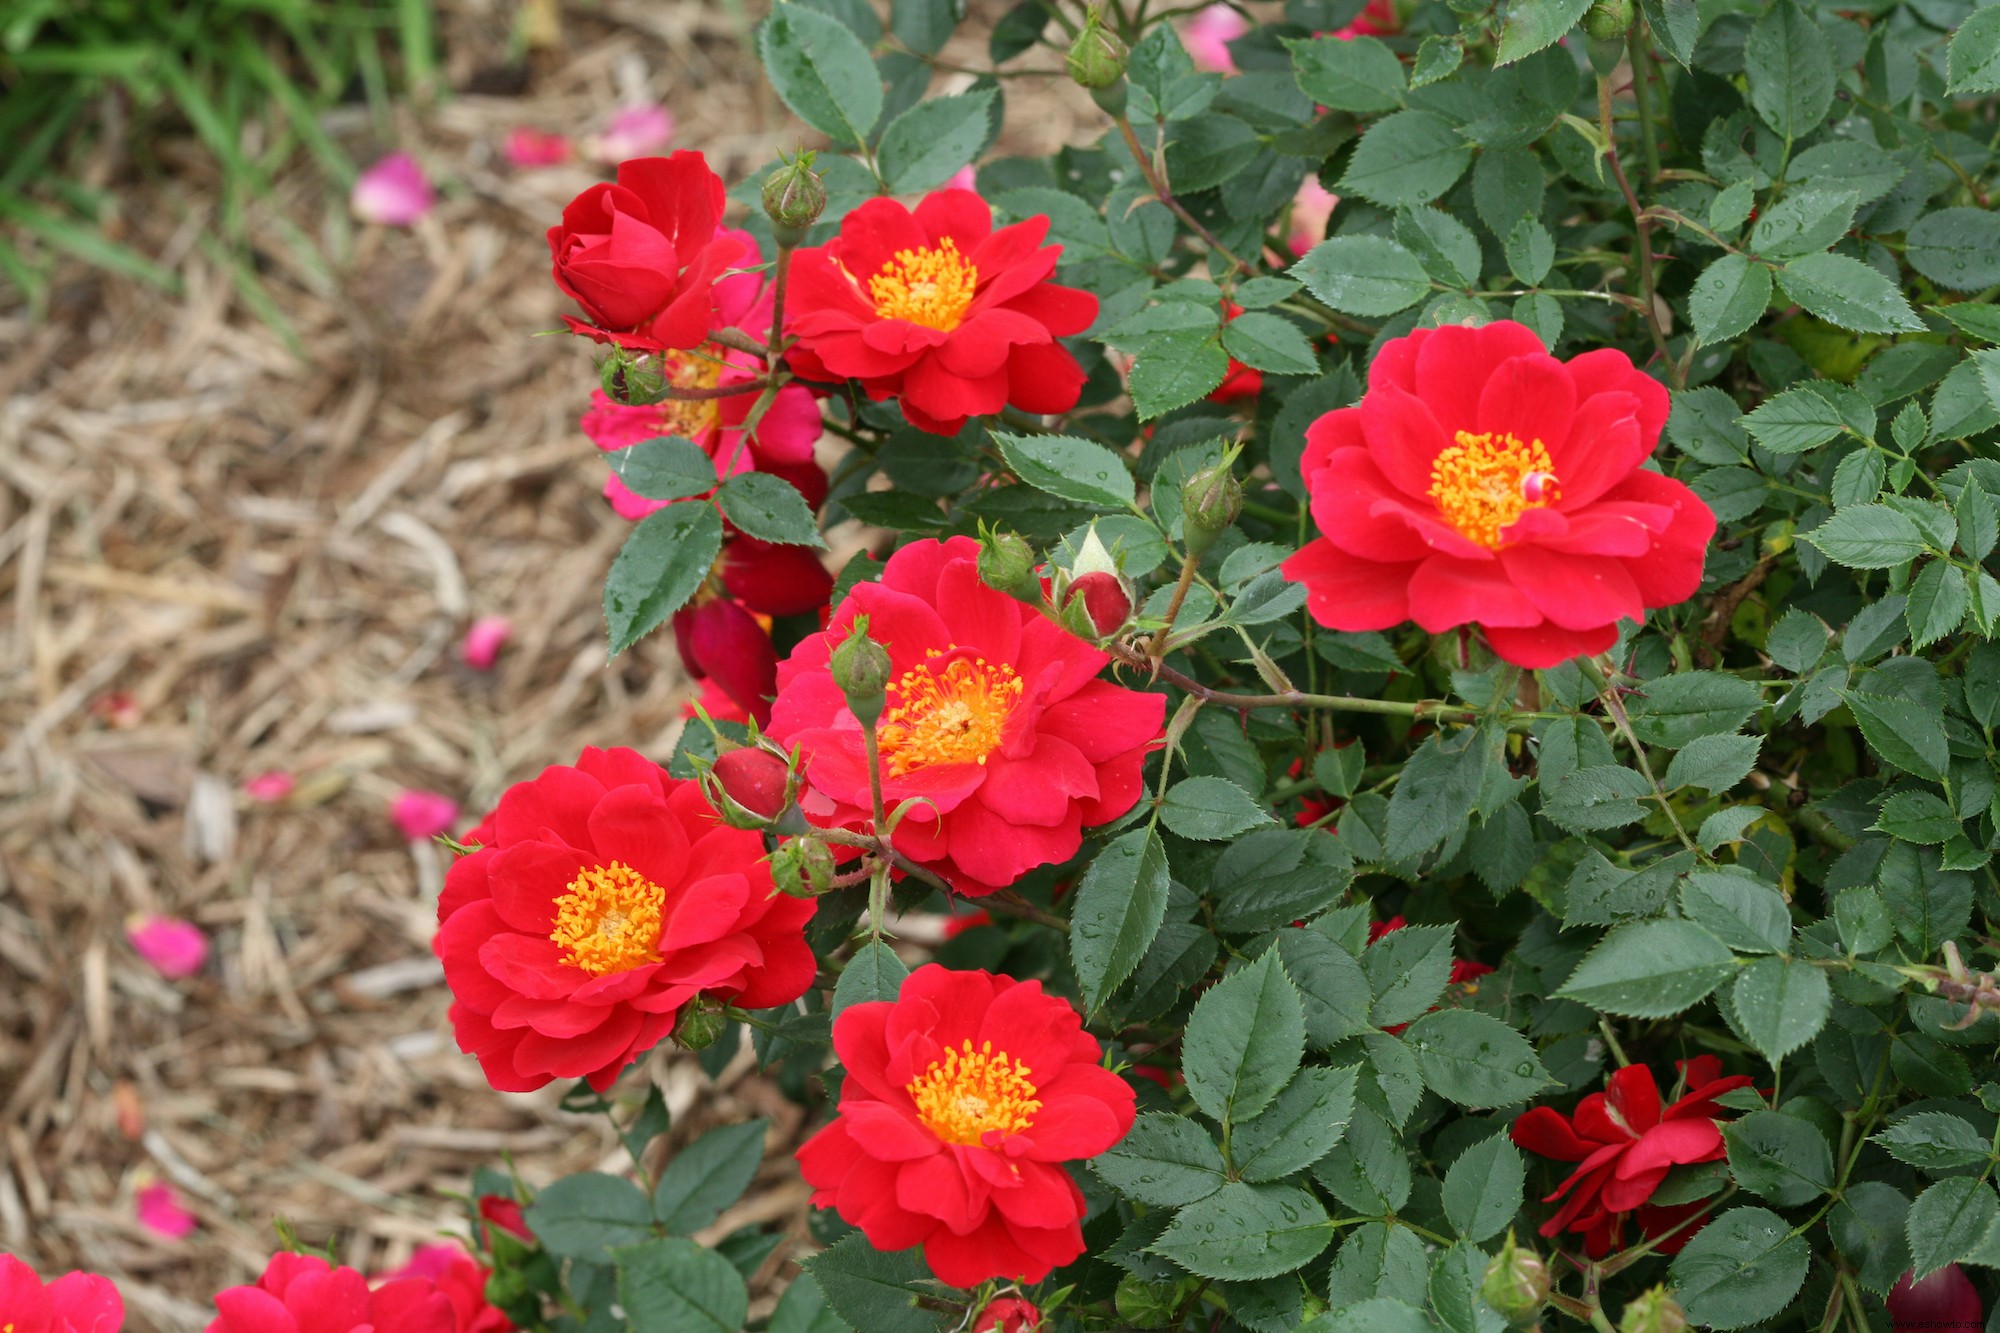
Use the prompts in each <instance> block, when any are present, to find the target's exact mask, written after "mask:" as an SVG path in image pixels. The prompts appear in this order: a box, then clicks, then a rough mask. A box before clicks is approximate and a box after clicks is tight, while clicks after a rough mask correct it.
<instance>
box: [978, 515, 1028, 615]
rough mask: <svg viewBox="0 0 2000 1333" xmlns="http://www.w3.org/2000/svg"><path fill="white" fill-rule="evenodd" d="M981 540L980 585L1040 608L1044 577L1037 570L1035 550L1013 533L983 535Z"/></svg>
mask: <svg viewBox="0 0 2000 1333" xmlns="http://www.w3.org/2000/svg"><path fill="white" fill-rule="evenodd" d="M979 540H980V547H979V579H980V582H982V583H984V584H985V585H986V586H987V587H989V588H991V589H993V590H994V591H995V592H1004V593H1006V594H1007V595H1008V596H1009V597H1012V598H1013V599H1015V600H1016V601H1020V602H1026V603H1028V605H1030V606H1040V605H1041V604H1042V576H1041V575H1040V574H1039V573H1037V572H1036V570H1035V548H1034V547H1032V546H1030V545H1028V543H1027V541H1026V539H1025V538H1023V537H1021V536H1020V535H1019V534H1018V533H1013V532H999V531H992V532H982V533H981V534H980V538H979Z"/></svg>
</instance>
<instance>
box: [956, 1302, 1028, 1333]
mask: <svg viewBox="0 0 2000 1333" xmlns="http://www.w3.org/2000/svg"><path fill="white" fill-rule="evenodd" d="M1041 1327H1042V1312H1041V1311H1040V1310H1037V1309H1036V1308H1035V1306H1034V1302H1032V1301H1024V1300H1022V1299H1021V1298H1020V1297H1019V1296H1000V1297H996V1298H995V1299H993V1300H990V1301H988V1302H987V1303H986V1308H985V1309H984V1310H981V1311H980V1312H979V1322H978V1323H976V1324H974V1325H973V1326H972V1333H1040V1329H1041Z"/></svg>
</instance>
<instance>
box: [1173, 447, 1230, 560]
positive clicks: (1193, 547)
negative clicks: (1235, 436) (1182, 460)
mask: <svg viewBox="0 0 2000 1333" xmlns="http://www.w3.org/2000/svg"><path fill="white" fill-rule="evenodd" d="M1235 461H1236V460H1235V457H1234V455H1233V454H1231V455H1228V456H1225V457H1224V458H1223V459H1222V461H1221V462H1219V463H1216V464H1214V465H1213V466H1210V467H1205V468H1203V469H1202V470H1201V471H1199V472H1197V473H1195V474H1194V475H1193V476H1192V477H1189V478H1188V479H1187V481H1185V482H1184V483H1182V485H1181V534H1182V540H1184V541H1185V542H1186V543H1187V548H1188V554H1189V555H1191V556H1194V557H1195V558H1196V559H1200V558H1201V555H1202V553H1203V552H1205V551H1206V550H1208V548H1209V547H1210V546H1212V545H1214V544H1215V539H1216V538H1217V537H1220V536H1221V535H1222V534H1223V533H1224V532H1226V531H1228V530H1229V527H1230V525H1231V524H1233V523H1235V522H1236V517H1237V515H1239V514H1241V513H1242V512H1243V486H1242V484H1241V483H1239V482H1238V481H1237V480H1236V474H1235V472H1234V471H1232V470H1231V465H1232V464H1233V463H1234V462H1235Z"/></svg>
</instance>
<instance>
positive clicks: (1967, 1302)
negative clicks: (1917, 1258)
mask: <svg viewBox="0 0 2000 1333" xmlns="http://www.w3.org/2000/svg"><path fill="white" fill-rule="evenodd" d="M1914 1276H1915V1272H1914V1270H1913V1271H1912V1272H1909V1273H1905V1274H1903V1276H1902V1277H1901V1278H1899V1279H1897V1282H1896V1285H1895V1287H1894V1288H1893V1289H1892V1290H1891V1291H1890V1292H1889V1322H1890V1325H1891V1327H1892V1328H1894V1330H1895V1333H1918V1330H1920V1329H1921V1330H1924V1331H1925V1333H1980V1330H1981V1329H1983V1328H1985V1327H1986V1309H1985V1306H1984V1305H1982V1304H1981V1303H1980V1300H1979V1292H1978V1291H1977V1290H1975V1289H1974V1288H1973V1285H1972V1280H1971V1279H1970V1278H1968V1277H1966V1275H1965V1273H1964V1271H1963V1270H1962V1269H1960V1268H1959V1266H1958V1265H1957V1264H1946V1265H1945V1266H1944V1267H1943V1268H1940V1269H1938V1271H1937V1272H1935V1273H1932V1274H1931V1275H1930V1276H1929V1277H1926V1278H1925V1279H1924V1280H1923V1281H1921V1282H1912V1281H1910V1279H1911V1278H1912V1277H1914Z"/></svg>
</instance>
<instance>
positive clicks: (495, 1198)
mask: <svg viewBox="0 0 2000 1333" xmlns="http://www.w3.org/2000/svg"><path fill="white" fill-rule="evenodd" d="M479 1220H480V1222H481V1223H482V1224H483V1225H484V1228H485V1231H486V1248H487V1249H489V1250H490V1249H492V1248H493V1231H494V1228H496V1227H497V1228H498V1229H499V1230H501V1231H504V1232H506V1233H507V1234H508V1235H510V1236H512V1237H514V1238H515V1239H516V1240H524V1241H526V1242H528V1244H530V1245H533V1244H535V1243H536V1241H535V1233H534V1232H533V1231H531V1230H529V1229H528V1218H527V1215H526V1214H524V1213H523V1212H522V1211H521V1204H520V1201H519V1200H518V1199H510V1198H507V1197H506V1196H505V1195H501V1194H482V1195H480V1196H479Z"/></svg>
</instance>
